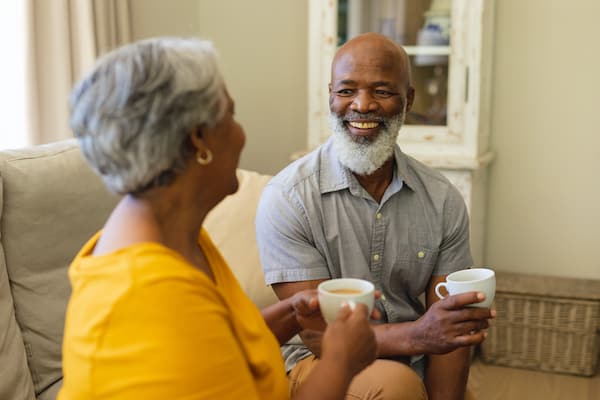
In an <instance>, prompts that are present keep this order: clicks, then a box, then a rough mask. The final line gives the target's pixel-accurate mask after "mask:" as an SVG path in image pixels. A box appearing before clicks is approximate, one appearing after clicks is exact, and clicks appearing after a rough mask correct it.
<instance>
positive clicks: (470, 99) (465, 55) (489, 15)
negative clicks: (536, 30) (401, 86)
mask: <svg viewBox="0 0 600 400" xmlns="http://www.w3.org/2000/svg"><path fill="white" fill-rule="evenodd" d="M493 9H494V1H493V0H432V1H429V0H337V1H336V0H309V43H308V47H309V49H308V52H309V55H308V58H309V64H308V69H309V76H308V147H309V149H313V148H315V147H317V146H318V145H320V144H321V143H323V142H324V141H325V140H326V139H327V138H328V137H329V135H330V130H329V125H328V113H329V107H328V89H327V87H328V84H329V80H330V71H331V69H330V68H331V60H332V59H333V55H334V54H335V51H336V49H337V47H338V46H339V45H340V44H341V43H343V42H344V41H345V40H347V39H348V38H350V37H352V36H354V35H356V34H358V33H361V32H367V31H376V32H381V33H383V34H386V35H387V36H389V37H391V38H392V39H393V40H395V41H396V42H398V43H399V44H401V45H402V46H403V47H404V48H405V49H406V51H407V53H408V54H409V55H410V58H411V64H412V77H413V86H415V89H416V99H415V107H414V108H413V110H412V113H410V114H408V115H407V121H406V124H405V125H404V126H403V127H402V129H401V131H400V135H399V137H398V143H399V144H400V147H401V148H402V150H403V151H404V152H406V153H407V154H410V155H412V156H413V157H415V158H417V159H419V160H421V161H422V162H424V163H426V164H428V165H430V166H432V167H434V168H437V169H439V170H440V171H441V172H442V173H444V174H445V175H446V176H447V177H448V178H449V179H450V180H451V181H452V182H453V183H454V184H455V185H456V186H457V187H458V188H459V190H460V191H461V193H462V194H463V196H464V198H465V201H466V203H467V207H468V208H469V212H470V215H471V236H472V239H471V245H472V250H473V257H474V259H475V263H476V264H477V265H481V264H482V263H483V243H484V241H483V235H484V233H485V205H486V186H487V167H488V165H489V163H490V162H491V161H492V160H493V158H494V154H493V152H492V151H491V149H490V144H489V130H490V92H491V61H492V60H491V58H492V57H491V56H492V45H493V44H492V33H493Z"/></svg>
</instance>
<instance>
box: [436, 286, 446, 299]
mask: <svg viewBox="0 0 600 400" xmlns="http://www.w3.org/2000/svg"><path fill="white" fill-rule="evenodd" d="M440 288H444V289H446V291H448V286H446V282H440V283H438V284H437V285H435V294H437V297H439V298H440V299H443V298H444V296H442V294H441V293H440Z"/></svg>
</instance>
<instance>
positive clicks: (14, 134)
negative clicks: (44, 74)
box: [0, 0, 29, 149]
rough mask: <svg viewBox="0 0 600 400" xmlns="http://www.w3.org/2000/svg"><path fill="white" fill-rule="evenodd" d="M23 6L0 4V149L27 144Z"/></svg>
mask: <svg viewBox="0 0 600 400" xmlns="http://www.w3.org/2000/svg"><path fill="white" fill-rule="evenodd" d="M25 3H26V2H24V1H22V0H8V1H3V2H2V3H1V4H0V48H2V49H3V53H4V54H5V57H3V61H2V62H1V63H0V110H2V133H0V149H7V148H16V147H23V146H25V145H27V144H29V138H28V122H27V117H26V115H27V103H26V93H27V81H26V77H27V68H28V65H27V38H26V19H25V18H26V14H25V10H26V5H25Z"/></svg>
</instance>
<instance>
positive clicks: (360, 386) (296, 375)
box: [288, 356, 427, 400]
mask: <svg viewBox="0 0 600 400" xmlns="http://www.w3.org/2000/svg"><path fill="white" fill-rule="evenodd" d="M318 362H319V360H318V359H316V358H315V356H309V357H307V358H305V359H303V360H301V361H300V362H298V364H296V366H295V367H294V368H293V369H292V370H291V371H290V373H289V377H288V378H289V381H290V391H291V393H292V394H294V393H295V392H296V390H298V387H299V386H300V385H301V384H302V382H304V380H305V379H306V377H307V376H308V374H309V373H310V371H311V370H312V369H313V367H314V366H315V365H316V364H317V363H318ZM357 399H361V400H384V399H385V400H390V399H393V400H427V390H426V389H425V385H423V381H422V380H421V378H420V377H419V375H417V374H416V372H414V371H413V370H412V368H410V367H409V366H407V365H405V364H403V363H401V362H398V361H391V360H381V359H378V360H375V362H374V363H373V364H371V365H369V366H368V367H367V368H365V369H364V370H363V371H362V372H361V373H360V374H358V375H356V376H355V377H354V379H353V380H352V383H350V388H349V389H348V393H347V394H346V400H357Z"/></svg>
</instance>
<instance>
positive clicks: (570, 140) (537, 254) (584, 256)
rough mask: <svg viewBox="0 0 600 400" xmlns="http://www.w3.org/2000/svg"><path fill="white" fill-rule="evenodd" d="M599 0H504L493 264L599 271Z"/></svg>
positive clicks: (587, 273)
mask: <svg viewBox="0 0 600 400" xmlns="http://www.w3.org/2000/svg"><path fill="white" fill-rule="evenodd" d="M599 18H600V1H598V0H576V1H563V0H527V1H522V0H497V1H496V31H495V54H494V69H495V70H494V82H493V105H492V138H491V140H492V147H493V149H494V150H495V151H496V153H497V159H496V160H495V161H494V163H493V164H492V166H491V170H490V180H489V192H488V194H489V196H488V202H489V207H488V213H489V218H488V223H487V238H486V257H485V258H486V264H489V265H493V266H495V267H496V268H498V269H501V270H507V271H514V272H518V271H521V272H529V273H535V274H552V275H562V276H577V277H587V278H596V279H600V257H599V253H598V251H599V250H600V22H599Z"/></svg>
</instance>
